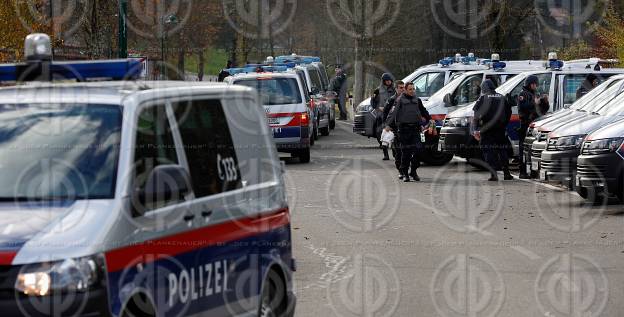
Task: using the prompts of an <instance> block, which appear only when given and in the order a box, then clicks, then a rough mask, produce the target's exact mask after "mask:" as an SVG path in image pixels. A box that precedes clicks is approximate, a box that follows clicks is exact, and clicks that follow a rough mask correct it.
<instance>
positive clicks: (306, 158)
mask: <svg viewBox="0 0 624 317" xmlns="http://www.w3.org/2000/svg"><path fill="white" fill-rule="evenodd" d="M297 157H298V158H299V162H301V163H310V148H307V149H304V150H300V151H299V152H298V153H297Z"/></svg>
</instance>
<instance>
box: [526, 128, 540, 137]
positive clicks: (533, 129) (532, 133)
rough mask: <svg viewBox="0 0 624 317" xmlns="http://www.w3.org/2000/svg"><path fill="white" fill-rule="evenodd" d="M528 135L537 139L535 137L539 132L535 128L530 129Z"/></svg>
mask: <svg viewBox="0 0 624 317" xmlns="http://www.w3.org/2000/svg"><path fill="white" fill-rule="evenodd" d="M528 134H530V135H531V136H533V137H534V138H536V139H537V136H538V135H539V130H537V129H535V128H530V129H529V132H528Z"/></svg>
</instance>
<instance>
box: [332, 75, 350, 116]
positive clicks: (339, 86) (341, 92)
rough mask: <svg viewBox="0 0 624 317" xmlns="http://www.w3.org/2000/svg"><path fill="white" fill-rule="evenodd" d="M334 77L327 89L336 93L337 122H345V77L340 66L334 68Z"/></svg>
mask: <svg viewBox="0 0 624 317" xmlns="http://www.w3.org/2000/svg"><path fill="white" fill-rule="evenodd" d="M335 71H336V76H335V77H334V78H332V80H331V82H330V84H329V87H330V88H331V90H332V91H333V92H335V93H336V96H337V103H338V109H339V110H340V117H339V118H338V120H347V107H346V104H347V75H346V74H345V72H344V70H343V69H342V67H340V66H336V70H335Z"/></svg>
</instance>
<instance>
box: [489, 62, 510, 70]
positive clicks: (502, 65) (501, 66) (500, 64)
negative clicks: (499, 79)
mask: <svg viewBox="0 0 624 317" xmlns="http://www.w3.org/2000/svg"><path fill="white" fill-rule="evenodd" d="M490 67H492V69H493V70H503V69H505V68H506V67H507V64H505V62H493V63H492V64H491V66H490Z"/></svg>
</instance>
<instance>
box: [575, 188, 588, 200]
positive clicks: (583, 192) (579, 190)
mask: <svg viewBox="0 0 624 317" xmlns="http://www.w3.org/2000/svg"><path fill="white" fill-rule="evenodd" d="M576 193H577V194H579V196H581V198H583V199H587V197H589V193H588V192H587V188H585V187H579V188H577V189H576Z"/></svg>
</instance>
